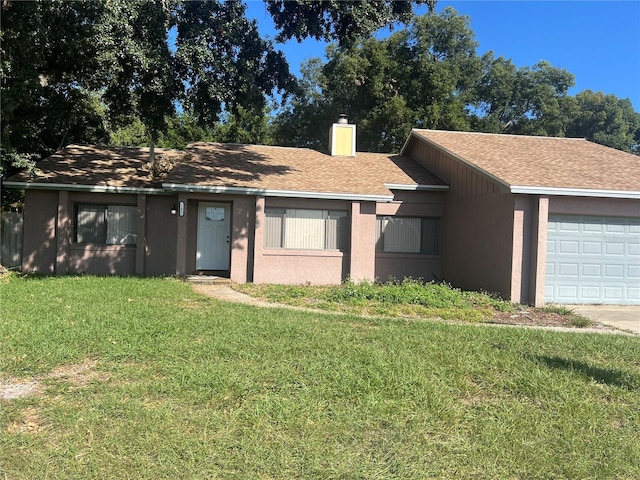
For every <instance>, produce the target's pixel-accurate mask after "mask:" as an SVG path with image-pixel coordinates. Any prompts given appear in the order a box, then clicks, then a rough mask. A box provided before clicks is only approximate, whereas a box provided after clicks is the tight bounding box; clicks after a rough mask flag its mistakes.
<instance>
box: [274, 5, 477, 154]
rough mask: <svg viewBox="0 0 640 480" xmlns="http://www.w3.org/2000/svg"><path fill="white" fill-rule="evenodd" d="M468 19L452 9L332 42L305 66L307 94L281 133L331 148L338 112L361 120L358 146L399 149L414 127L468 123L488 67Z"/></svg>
mask: <svg viewBox="0 0 640 480" xmlns="http://www.w3.org/2000/svg"><path fill="white" fill-rule="evenodd" d="M469 23H470V20H469V18H468V17H465V16H459V15H457V14H456V12H455V11H454V10H453V9H450V8H447V9H445V10H444V11H443V12H442V13H440V14H435V13H430V14H427V15H424V16H421V17H418V18H416V19H415V20H414V22H413V23H412V24H411V26H410V27H408V28H407V29H404V30H402V31H399V32H397V33H395V34H393V35H391V36H390V37H389V38H387V39H384V40H377V39H373V38H372V39H368V40H364V41H361V42H358V43H356V44H355V45H353V46H351V47H350V48H347V49H345V48H339V47H337V46H332V47H330V48H329V49H328V50H327V57H328V62H327V63H326V64H325V65H322V64H321V63H320V62H319V61H318V60H313V61H311V62H309V63H307V64H306V66H305V68H303V69H302V72H303V78H302V81H301V87H302V94H301V95H299V96H298V97H297V98H295V99H294V100H293V101H292V102H291V104H290V105H289V108H288V109H287V110H285V111H284V112H283V113H282V114H281V115H280V116H279V118H278V121H277V125H278V136H277V139H278V140H279V141H280V142H283V143H289V144H296V145H313V146H321V147H324V148H326V138H325V137H326V135H325V133H326V132H325V131H326V129H327V128H328V125H329V124H330V122H331V121H332V120H335V119H336V118H337V116H338V114H340V113H346V114H348V116H349V118H350V119H351V120H352V121H354V122H356V123H357V124H358V149H359V150H374V151H397V150H399V148H400V147H401V146H402V144H403V142H404V141H405V139H406V137H407V134H408V133H409V130H410V129H411V128H412V127H423V128H442V129H455V130H461V129H466V128H468V127H469V117H468V115H467V109H468V108H470V106H471V105H472V103H473V102H474V101H475V96H474V95H475V88H476V86H477V84H478V83H479V81H480V79H481V75H482V72H483V69H482V61H481V59H480V58H479V57H478V56H477V55H476V53H475V48H476V46H477V43H476V41H475V36H474V34H473V32H472V30H471V28H470V26H469ZM289 132H295V134H296V136H295V137H291V136H290V133H289Z"/></svg>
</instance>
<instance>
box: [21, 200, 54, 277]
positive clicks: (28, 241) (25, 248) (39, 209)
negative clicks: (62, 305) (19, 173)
mask: <svg viewBox="0 0 640 480" xmlns="http://www.w3.org/2000/svg"><path fill="white" fill-rule="evenodd" d="M57 214H58V192H55V191H51V192H50V191H39V190H27V192H26V195H25V205H24V233H23V235H24V237H23V243H22V252H23V253H22V271H23V272H25V273H44V274H53V273H55V269H56V252H57V243H56V218H57Z"/></svg>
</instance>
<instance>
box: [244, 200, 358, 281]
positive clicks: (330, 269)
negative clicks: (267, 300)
mask: <svg viewBox="0 0 640 480" xmlns="http://www.w3.org/2000/svg"><path fill="white" fill-rule="evenodd" d="M255 202H256V203H255V209H254V211H255V243H254V244H253V247H254V248H253V250H254V271H253V282H255V283H279V284H289V285H292V284H293V285H295V284H302V283H307V282H308V283H310V284H313V285H328V284H337V283H340V282H342V281H343V280H344V279H345V278H346V277H347V275H348V272H349V260H350V255H349V252H338V251H320V250H292V249H267V248H265V247H264V211H265V208H269V207H282V208H287V207H289V208H294V207H295V208H309V209H328V210H345V211H347V212H350V209H351V204H350V202H344V201H336V200H313V199H293V198H276V197H274V198H266V199H265V198H264V197H258V198H257V199H256V200H255ZM352 228H353V227H352ZM365 268H366V267H365Z"/></svg>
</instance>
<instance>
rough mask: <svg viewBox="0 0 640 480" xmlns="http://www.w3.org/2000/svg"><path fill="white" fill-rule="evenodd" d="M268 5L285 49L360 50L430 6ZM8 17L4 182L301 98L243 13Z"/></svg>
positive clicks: (169, 4)
mask: <svg viewBox="0 0 640 480" xmlns="http://www.w3.org/2000/svg"><path fill="white" fill-rule="evenodd" d="M265 3H266V4H267V9H268V10H269V11H270V12H271V14H272V15H273V16H274V20H275V23H276V25H277V26H278V28H279V29H280V30H281V34H282V38H284V39H286V38H293V37H295V38H297V39H298V40H300V39H302V38H304V37H306V36H315V37H320V38H327V39H333V40H338V41H341V42H344V43H349V42H352V41H353V40H354V39H355V38H356V37H358V36H359V35H365V34H370V33H372V32H374V31H375V30H377V29H378V28H380V27H384V26H388V27H391V26H393V25H394V24H395V23H396V22H406V21H407V20H408V19H409V18H410V16H411V12H412V9H413V4H418V3H425V2H424V1H416V2H392V1H376V2H338V1H331V2H314V1H312V2H309V1H307V0H299V1H288V2H278V1H276V2H265ZM426 3H429V4H430V6H432V4H433V0H429V1H428V2H426ZM1 8H2V16H1V17H2V26H1V30H0V35H1V40H2V52H1V54H2V59H1V72H0V74H1V76H0V82H1V84H2V111H1V112H0V115H1V116H2V132H1V136H2V138H1V143H2V152H1V153H2V160H1V163H0V170H1V171H0V174H2V175H5V174H6V173H8V170H7V168H8V167H10V166H13V167H15V166H24V165H25V164H27V163H28V161H29V160H30V159H38V158H42V157H43V156H46V155H48V154H50V153H51V152H53V151H55V150H57V149H59V148H60V147H62V146H64V145H66V144H67V143H69V142H100V143H102V142H103V141H105V138H108V132H107V127H108V128H109V129H111V130H113V129H115V128H118V127H122V126H124V125H126V124H128V123H131V122H133V121H138V122H140V123H141V124H142V125H144V130H145V134H146V135H147V137H148V138H149V139H150V140H151V144H152V145H153V144H154V143H155V142H156V141H158V140H159V139H160V137H161V136H162V135H163V133H164V132H166V131H167V129H168V126H169V123H170V122H171V120H170V119H171V118H172V117H174V116H175V114H176V110H177V109H178V110H182V111H184V112H186V113H188V114H189V118H190V119H195V121H196V123H197V124H198V125H199V126H200V127H204V128H212V127H213V126H214V124H215V123H216V122H217V121H218V120H219V119H220V116H221V115H222V114H224V118H227V119H232V121H231V122H230V123H229V125H232V124H233V122H234V121H236V120H237V119H241V123H247V122H246V118H247V116H248V115H251V114H256V115H261V116H263V115H262V114H263V112H264V108H265V97H267V96H269V95H270V94H271V93H272V92H273V91H274V90H280V91H281V92H284V93H286V92H288V91H293V90H295V82H294V79H293V77H292V76H291V75H290V74H289V71H288V66H287V63H286V61H285V59H284V57H283V55H282V53H281V52H279V51H277V50H276V48H275V47H274V44H273V43H272V42H271V41H267V40H264V39H262V38H261V37H260V36H259V35H258V30H257V26H256V23H255V22H254V21H249V20H248V19H247V18H246V17H245V6H244V4H243V3H241V2H235V1H228V2H225V1H220V0H209V1H204V0H198V1H186V0H102V1H95V2H88V1H87V2H68V1H65V0H52V1H50V0H38V1H35V0H34V1H30V2H20V1H15V0H3V2H2V6H1ZM242 119H244V120H242ZM237 125H238V124H237V123H236V126H237ZM233 128H235V127H233ZM233 128H232V129H231V130H229V131H233ZM251 128H254V127H251ZM227 133H229V132H227ZM238 134H239V135H240V134H241V131H240V130H238Z"/></svg>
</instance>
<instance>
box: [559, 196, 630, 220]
mask: <svg viewBox="0 0 640 480" xmlns="http://www.w3.org/2000/svg"><path fill="white" fill-rule="evenodd" d="M549 214H552V215H595V216H603V217H605V216H608V217H639V216H640V200H633V199H628V198H596V197H561V196H553V197H549Z"/></svg>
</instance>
